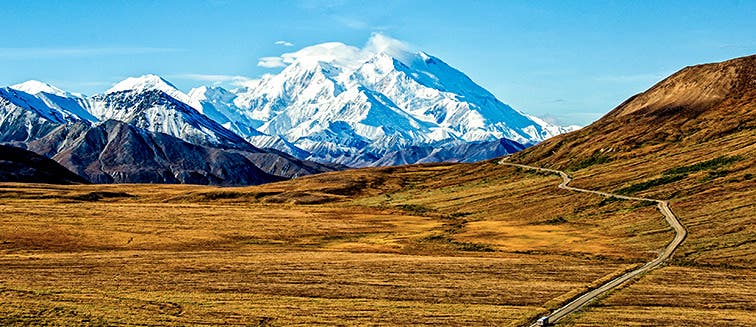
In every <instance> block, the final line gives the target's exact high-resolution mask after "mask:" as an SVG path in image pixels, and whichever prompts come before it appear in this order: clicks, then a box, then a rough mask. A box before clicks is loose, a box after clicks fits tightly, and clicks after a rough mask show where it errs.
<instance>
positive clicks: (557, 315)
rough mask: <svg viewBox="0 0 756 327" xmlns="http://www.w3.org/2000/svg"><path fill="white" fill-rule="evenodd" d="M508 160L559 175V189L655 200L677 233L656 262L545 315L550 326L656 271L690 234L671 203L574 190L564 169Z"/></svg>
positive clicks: (613, 195)
mask: <svg viewBox="0 0 756 327" xmlns="http://www.w3.org/2000/svg"><path fill="white" fill-rule="evenodd" d="M505 160H506V158H505V159H503V160H501V161H499V164H500V165H505V166H514V167H520V168H525V169H534V170H540V171H545V172H550V173H554V174H559V176H561V177H562V183H560V184H559V188H561V189H565V190H570V191H575V192H582V193H592V194H597V195H601V196H605V197H615V198H619V199H625V200H636V201H653V202H656V206H657V207H658V208H659V211H660V212H661V213H662V215H664V219H665V220H667V223H669V225H670V226H672V228H673V229H674V230H675V238H673V239H672V241H671V242H669V243H668V244H667V246H666V247H665V248H664V250H663V251H662V252H661V253H660V254H659V256H658V257H656V259H654V260H651V261H649V262H647V263H646V264H644V265H643V266H641V267H639V268H636V269H635V270H632V271H630V272H627V273H625V274H623V275H621V276H618V277H616V278H614V279H612V280H610V281H608V282H606V283H604V284H602V285H601V286H599V287H597V288H594V289H592V290H590V291H587V292H585V293H583V294H582V295H580V296H579V297H577V298H576V299H574V300H572V301H570V302H569V303H567V304H565V305H564V306H562V307H561V308H559V309H556V310H554V311H552V312H551V313H549V314H548V315H546V316H544V317H545V318H547V319H548V323H549V324H553V323H555V322H557V321H559V320H560V319H562V318H564V317H565V316H566V315H568V314H570V313H572V312H575V311H577V310H578V309H580V308H582V307H583V306H585V305H587V304H588V303H590V302H591V301H593V300H595V299H596V298H597V297H599V296H601V295H602V294H604V293H606V292H608V291H610V290H612V289H614V288H616V287H617V286H620V285H621V284H622V283H624V282H626V281H628V280H629V279H631V278H633V277H635V276H638V275H640V274H643V273H645V272H647V271H649V270H651V269H654V268H656V267H658V266H659V265H661V264H662V263H664V262H665V261H667V260H669V258H670V257H672V253H674V252H675V250H676V249H677V248H678V247H679V246H680V244H682V242H683V240H685V237H686V236H687V235H688V232H687V231H686V230H685V227H684V226H683V225H682V223H680V220H679V219H678V218H677V216H675V214H674V213H672V210H670V209H669V203H668V202H667V201H664V200H657V199H650V198H641V197H634V196H624V195H619V194H612V193H607V192H601V191H593V190H586V189H582V188H577V187H572V186H569V185H568V184H569V183H570V182H571V181H572V177H570V175H567V173H565V172H563V171H561V170H555V169H547V168H541V167H534V166H528V165H521V164H516V163H510V162H506V161H505ZM531 326H537V325H536V324H533V325H531Z"/></svg>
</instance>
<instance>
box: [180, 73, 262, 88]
mask: <svg viewBox="0 0 756 327" xmlns="http://www.w3.org/2000/svg"><path fill="white" fill-rule="evenodd" d="M166 77H167V78H179V79H188V80H193V81H201V82H211V83H213V84H215V85H217V84H222V83H230V84H242V83H245V82H248V81H251V80H252V79H251V78H249V77H246V76H240V75H221V74H174V75H168V76H166Z"/></svg>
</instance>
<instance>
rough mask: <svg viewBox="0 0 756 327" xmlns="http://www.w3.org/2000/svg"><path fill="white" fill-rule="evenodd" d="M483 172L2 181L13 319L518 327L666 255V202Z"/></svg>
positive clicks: (0, 275) (7, 311) (9, 319)
mask: <svg viewBox="0 0 756 327" xmlns="http://www.w3.org/2000/svg"><path fill="white" fill-rule="evenodd" d="M557 182H558V178H556V177H555V176H549V175H542V174H536V173H531V172H527V171H522V170H518V169H514V168H508V167H502V166H499V165H496V164H494V163H492V162H488V163H480V164H460V165H433V166H410V167H397V168H384V169H365V170H356V171H348V172H341V173H333V174H323V175H317V176H310V177H306V178H301V179H297V180H294V181H288V182H283V183H277V184H270V185H264V186H259V187H249V188H214V187H201V186H166V185H84V186H51V185H22V184H3V185H2V187H0V317H2V318H0V325H56V324H58V325H130V324H157V325H203V324H211V325H212V324H230V325H240V326H247V325H253V326H257V325H312V324H328V325H334V324H335V325H352V324H371V325H418V324H428V325H439V324H440V325H522V324H525V323H527V322H528V321H529V320H531V319H532V318H533V317H536V316H538V315H540V314H542V313H544V312H545V311H546V310H548V309H550V308H554V307H556V306H558V305H559V304H561V303H562V302H564V301H566V300H567V299H569V298H570V297H572V296H575V295H576V294H578V293H579V292H580V291H582V290H584V289H586V288H587V287H590V286H591V285H595V284H596V283H599V282H600V281H601V280H605V279H607V278H610V277H611V276H615V275H617V274H620V273H621V272H622V271H625V270H626V269H629V268H631V267H633V266H635V265H637V264H640V263H642V262H644V261H646V260H648V259H649V258H651V257H653V256H655V254H656V252H655V251H656V250H658V249H660V248H661V247H662V246H663V245H664V244H665V243H666V242H667V241H668V239H670V238H671V231H670V230H669V228H668V227H667V226H666V225H665V224H664V222H663V220H662V218H661V216H660V215H659V214H658V213H657V212H656V209H655V208H654V207H653V206H652V205H649V204H646V203H638V202H632V201H610V200H606V199H602V198H601V197H595V196H590V195H584V194H577V193H571V192H567V191H563V190H559V189H557V188H556V187H555V185H556V184H557Z"/></svg>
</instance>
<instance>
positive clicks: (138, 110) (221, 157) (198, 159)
mask: <svg viewBox="0 0 756 327" xmlns="http://www.w3.org/2000/svg"><path fill="white" fill-rule="evenodd" d="M121 84H123V83H121ZM127 84H129V86H130V87H131V89H127V88H125V87H121V86H123V85H120V86H119V85H117V88H114V90H112V92H110V93H106V94H103V95H97V96H94V97H92V98H90V99H86V101H78V100H76V99H84V98H83V97H80V96H77V95H73V94H70V93H64V92H62V91H59V90H58V89H55V88H54V87H52V86H49V85H47V84H41V83H38V82H27V83H23V84H20V85H16V86H14V88H3V89H0V131H2V132H1V133H0V142H1V143H6V144H14V145H18V146H21V147H24V148H28V149H30V150H33V151H35V152H37V153H39V154H43V155H45V156H47V157H49V158H53V159H55V160H57V161H58V162H59V163H61V164H62V165H63V166H65V167H67V168H69V169H71V170H73V171H76V172H77V173H78V174H80V175H82V176H85V177H86V178H88V179H90V180H91V181H93V182H96V183H193V184H213V185H250V184H260V183H267V182H271V181H277V180H281V179H282V178H291V177H296V176H302V175H307V174H312V173H319V172H323V171H332V170H334V169H337V168H338V167H336V166H325V165H320V164H316V163H313V162H306V161H303V160H300V159H297V158H294V157H292V156H290V155H287V154H285V153H280V152H278V151H273V150H260V149H258V148H256V147H254V146H252V145H251V144H249V143H248V142H247V141H245V140H244V139H242V138H241V137H239V136H238V135H236V134H234V133H233V132H230V131H229V130H227V129H225V128H224V127H222V126H221V125H219V124H218V123H216V122H215V121H213V120H211V119H209V118H207V117H206V116H204V115H202V114H200V113H199V112H197V111H196V110H195V109H194V108H193V107H191V106H189V105H188V104H186V103H184V102H181V101H178V100H176V99H175V98H173V97H172V96H170V95H169V93H170V94H174V95H176V96H178V97H179V98H180V97H181V96H180V95H177V94H178V93H176V92H179V91H177V90H175V88H173V87H172V86H171V85H170V84H168V83H166V82H165V81H164V80H162V79H159V78H156V77H153V76H147V77H143V78H139V79H131V80H128V83H127ZM23 90H26V91H29V92H36V93H34V94H30V93H27V92H25V91H23ZM186 99H188V98H185V99H184V100H186ZM64 100H65V101H64ZM187 101H188V100H187ZM72 103H73V104H79V107H75V106H73V105H72ZM77 108H78V109H84V108H85V109H87V110H89V111H87V113H88V114H81V115H80V114H79V113H77V110H75V109H77ZM90 111H91V113H89V112H90ZM87 115H89V116H87ZM82 116H83V117H82ZM108 117H112V118H113V119H111V118H108ZM99 119H104V121H100V120H99ZM93 120H94V121H93ZM169 133H170V134H169Z"/></svg>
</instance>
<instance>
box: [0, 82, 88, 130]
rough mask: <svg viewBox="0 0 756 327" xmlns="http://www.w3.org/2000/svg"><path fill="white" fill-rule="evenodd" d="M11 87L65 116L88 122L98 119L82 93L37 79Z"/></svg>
mask: <svg viewBox="0 0 756 327" xmlns="http://www.w3.org/2000/svg"><path fill="white" fill-rule="evenodd" d="M10 88H11V89H14V90H18V91H22V92H25V93H28V94H31V95H33V96H34V97H36V98H37V99H39V100H41V101H42V102H44V104H45V105H46V106H48V107H49V108H52V109H55V110H56V111H58V112H60V114H61V115H63V116H64V117H67V118H73V119H74V120H86V121H88V122H96V121H97V118H95V117H94V116H92V114H91V113H89V102H88V101H87V99H86V97H85V96H84V95H82V94H78V93H71V92H66V91H63V90H61V89H59V88H57V87H55V86H52V85H50V84H47V83H44V82H40V81H35V80H30V81H26V82H23V83H20V84H16V85H12V86H10Z"/></svg>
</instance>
